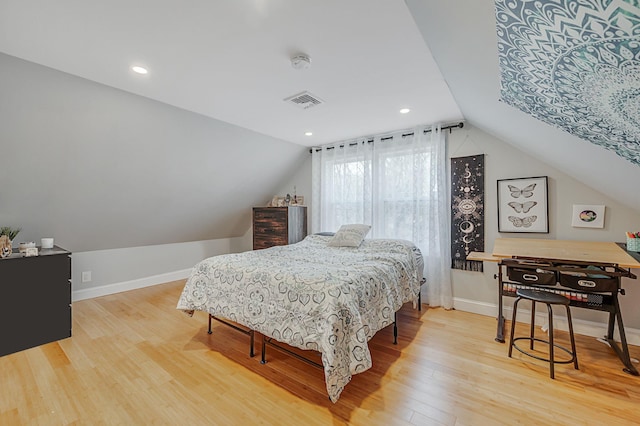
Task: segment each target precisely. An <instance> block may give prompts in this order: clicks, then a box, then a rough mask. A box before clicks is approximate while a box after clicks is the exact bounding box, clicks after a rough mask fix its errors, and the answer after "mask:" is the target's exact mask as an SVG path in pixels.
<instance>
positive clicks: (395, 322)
mask: <svg viewBox="0 0 640 426" xmlns="http://www.w3.org/2000/svg"><path fill="white" fill-rule="evenodd" d="M426 282H427V280H426V279H425V278H422V280H421V281H420V288H422V285H423V284H425V283H426ZM418 311H422V293H421V292H418ZM212 319H214V320H216V321H218V322H220V323H221V324H224V325H226V326H229V327H231V328H233V329H234V330H237V331H239V332H241V333H243V334H246V335H248V336H249V337H250V343H249V356H250V357H251V358H253V357H254V356H255V351H254V343H255V330H252V329H248V328H247V329H245V328H243V327H240V326H238V325H236V324H233V323H231V322H229V321H226V320H224V319H222V318H218V317H216V316H214V315H211V314H209V329H208V330H207V333H208V334H212V333H213V331H212V329H211V320H212ZM260 336H261V356H260V364H266V363H267V359H266V357H267V345H269V346H271V347H273V348H275V349H277V350H279V351H281V352H283V353H286V354H287V355H290V356H292V357H294V358H296V359H298V360H300V361H302V362H305V363H307V364H309V365H312V366H314V367H317V368H320V369H322V368H324V366H323V365H322V364H319V363H317V362H315V361H312V360H310V359H308V358H305V357H303V356H302V355H300V354H297V353H295V352H293V351H292V350H290V349H287V348H285V347H284V346H282V345H280V344H279V343H281V342H278V341H277V340H276V339H274V338H273V337H268V336H265V335H264V334H261V333H260ZM393 344H394V345H397V344H398V312H394V313H393Z"/></svg>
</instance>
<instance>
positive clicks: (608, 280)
mask: <svg viewBox="0 0 640 426" xmlns="http://www.w3.org/2000/svg"><path fill="white" fill-rule="evenodd" d="M603 272H604V271H603ZM604 273H606V272H604ZM559 276H560V280H559V281H560V285H561V286H563V287H569V288H573V289H576V290H582V291H587V292H598V291H600V292H609V291H617V290H618V279H617V278H616V277H609V276H606V275H601V274H597V275H592V274H574V273H571V272H564V271H561V272H560V273H559Z"/></svg>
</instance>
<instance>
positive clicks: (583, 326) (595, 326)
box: [453, 298, 640, 346]
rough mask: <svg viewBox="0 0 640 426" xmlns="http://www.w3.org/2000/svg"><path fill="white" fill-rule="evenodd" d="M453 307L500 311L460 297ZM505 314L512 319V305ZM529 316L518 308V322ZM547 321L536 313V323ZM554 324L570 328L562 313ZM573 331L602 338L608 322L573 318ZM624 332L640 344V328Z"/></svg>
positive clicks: (486, 312)
mask: <svg viewBox="0 0 640 426" xmlns="http://www.w3.org/2000/svg"><path fill="white" fill-rule="evenodd" d="M453 308H454V309H457V310H460V311H465V312H471V313H474V314H480V315H485V316H489V317H495V316H496V314H497V312H498V306H497V305H494V304H491V303H485V302H478V301H476V300H469V299H460V298H454V299H453ZM503 315H504V317H505V318H506V319H508V320H510V319H511V316H512V315H513V309H512V308H511V306H505V307H504V312H503ZM529 318H531V311H528V310H525V309H518V322H524V323H526V324H529ZM546 321H547V314H546V313H542V312H538V313H537V314H536V324H546ZM553 325H554V327H555V328H557V329H559V330H565V331H566V330H568V329H569V327H568V325H567V320H566V317H565V316H564V315H560V314H559V315H557V316H555V315H554V320H553ZM573 331H574V332H575V333H576V334H582V335H584V336H591V337H595V338H600V337H603V336H605V335H606V334H607V324H606V323H599V322H594V321H585V320H580V319H575V318H573ZM624 332H625V335H626V337H627V343H628V344H630V345H636V346H640V330H638V329H636V328H629V327H625V328H624ZM614 338H615V339H616V340H618V341H619V340H620V336H619V335H618V327H617V325H616V329H615V334H614Z"/></svg>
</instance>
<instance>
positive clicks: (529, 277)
mask: <svg viewBox="0 0 640 426" xmlns="http://www.w3.org/2000/svg"><path fill="white" fill-rule="evenodd" d="M522 279H523V280H527V281H538V276H537V275H532V274H522Z"/></svg>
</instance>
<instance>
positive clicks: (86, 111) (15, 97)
mask: <svg viewBox="0 0 640 426" xmlns="http://www.w3.org/2000/svg"><path fill="white" fill-rule="evenodd" d="M0 147H1V152H2V158H3V160H4V161H3V166H2V167H0V182H3V185H0V226H12V227H22V232H21V234H20V235H19V237H18V241H16V244H17V243H18V242H19V241H40V238H42V237H54V238H55V241H56V243H57V244H58V245H59V246H61V247H64V248H65V249H67V250H70V251H72V252H87V251H93V250H106V249H119V248H124V247H140V246H154V245H163V244H172V243H180V242H189V241H200V240H211V239H220V238H233V237H238V236H241V235H243V234H244V233H245V231H246V230H247V229H248V228H249V226H250V223H251V207H252V206H253V205H256V204H261V203H263V202H266V201H268V200H269V199H270V195H269V194H271V193H272V192H273V191H276V190H277V188H278V187H279V186H280V182H281V181H282V179H283V176H290V175H291V174H293V173H294V172H295V170H297V169H298V167H299V165H300V162H301V161H302V160H303V159H304V158H305V157H306V155H307V154H308V149H307V148H305V147H302V146H300V145H296V144H293V143H289V142H286V141H283V140H279V139H275V138H272V137H269V136H266V135H262V134H259V133H256V132H253V131H250V130H247V129H244V128H240V127H238V126H234V125H231V124H229V123H225V122H222V121H219V120H215V119H212V118H209V117H205V116H202V115H199V114H195V113H192V112H189V111H185V110H183V109H180V108H176V107H173V106H169V105H166V104H163V103H161V102H157V101H153V100H150V99H147V98H144V97H142V96H138V95H134V94H131V93H127V92H123V91H121V90H117V89H114V88H111V87H108V86H105V85H101V84H98V83H95V82H91V81H88V80H85V79H82V78H79V77H76V76H72V75H69V74H65V73H62V72H59V71H56V70H53V69H50V68H47V67H43V66H41V65H37V64H34V63H30V62H27V61H24V60H21V59H18V58H14V57H11V56H8V55H4V54H1V53H0Z"/></svg>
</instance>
